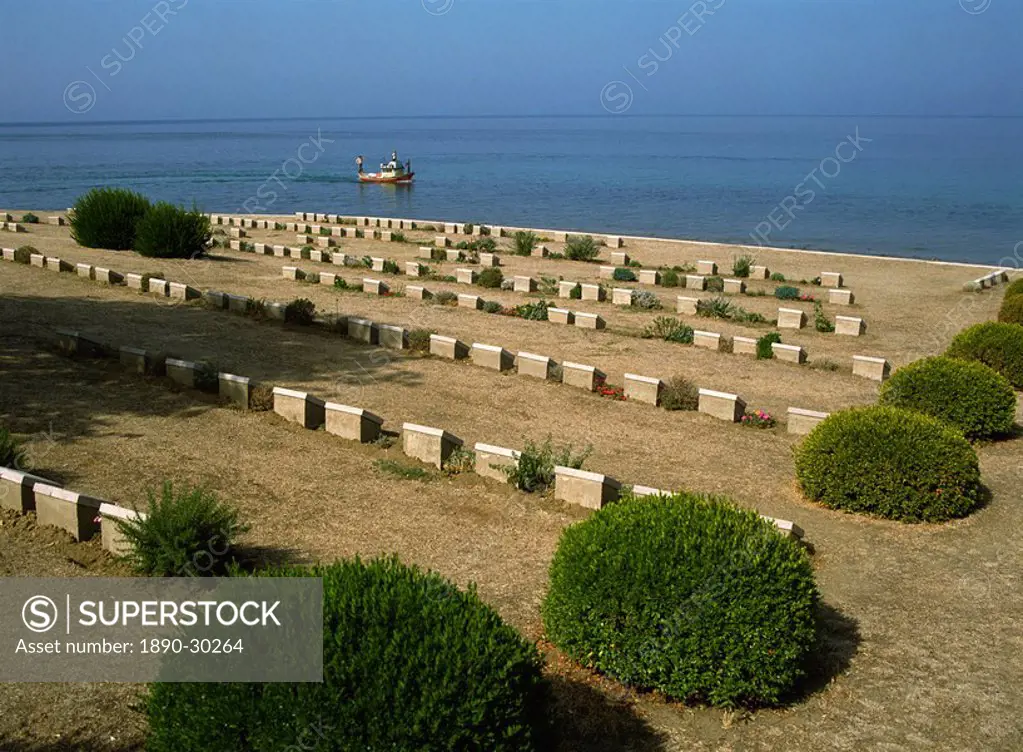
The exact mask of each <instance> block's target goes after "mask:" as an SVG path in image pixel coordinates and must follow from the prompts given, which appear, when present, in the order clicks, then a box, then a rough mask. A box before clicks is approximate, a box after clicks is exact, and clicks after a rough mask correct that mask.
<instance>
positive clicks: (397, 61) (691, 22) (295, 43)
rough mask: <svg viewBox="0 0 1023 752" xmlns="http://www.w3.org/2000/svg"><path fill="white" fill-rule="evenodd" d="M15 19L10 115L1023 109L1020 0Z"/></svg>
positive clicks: (186, 9)
mask: <svg viewBox="0 0 1023 752" xmlns="http://www.w3.org/2000/svg"><path fill="white" fill-rule="evenodd" d="M971 11H972V12H971ZM161 16H162V17H163V18H162V20H161ZM0 24H2V28H3V29H4V31H5V33H4V41H3V58H4V61H5V63H4V67H5V71H4V72H5V75H4V79H5V81H6V82H7V84H6V86H5V87H4V95H3V98H2V99H0V102H2V104H0V121H2V122H12V121H73V122H86V121H91V120H132V119H157V118H226V117H286V116H294V117H317V116H364V115H533V114H579V115H602V114H605V113H606V111H607V110H616V109H624V108H625V105H626V104H628V109H627V111H628V113H629V114H638V115H644V114H819V115H838V114H851V115H873V114H904V115H979V114H983V115H1017V116H1020V115H1023V89H1021V87H1019V86H1018V82H1019V80H1020V78H1021V74H1023V47H1021V46H1020V45H1019V39H1020V33H1021V32H1020V30H1021V29H1023V2H1021V1H1020V0H702V2H701V1H699V0H698V1H697V2H693V1H692V0H681V2H666V1H664V0H344V1H335V0H165V1H164V2H157V0H146V1H145V2H136V1H135V0H89V1H85V0H82V1H79V2H71V1H70V0H2V1H0ZM19 28H24V29H26V30H27V31H26V32H20V31H17V29H19ZM654 55H656V58H655V57H654ZM658 58H659V59H658ZM614 82H619V83H614ZM623 84H625V85H627V86H624V85H623ZM602 92H604V96H603V99H602V96H601V95H602Z"/></svg>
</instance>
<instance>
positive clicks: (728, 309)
mask: <svg viewBox="0 0 1023 752" xmlns="http://www.w3.org/2000/svg"><path fill="white" fill-rule="evenodd" d="M733 310H734V309H733V307H732V302H731V301H730V300H729V299H728V298H723V297H720V296H719V297H715V298H700V300H699V301H697V303H696V315H697V316H703V317H704V318H710V319H730V318H732V311H733Z"/></svg>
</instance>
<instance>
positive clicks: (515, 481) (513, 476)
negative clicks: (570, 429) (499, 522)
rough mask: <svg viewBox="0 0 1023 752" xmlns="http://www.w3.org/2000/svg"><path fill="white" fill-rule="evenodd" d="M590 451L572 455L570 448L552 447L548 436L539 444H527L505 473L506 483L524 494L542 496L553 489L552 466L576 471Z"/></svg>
mask: <svg viewBox="0 0 1023 752" xmlns="http://www.w3.org/2000/svg"><path fill="white" fill-rule="evenodd" d="M591 451H592V448H590V447H587V448H586V449H585V450H583V451H582V452H580V453H578V454H575V453H573V451H572V445H571V444H566V445H558V446H555V444H554V442H553V440H552V439H551V437H550V436H548V437H547V438H546V439H544V440H543V442H542V443H540V444H534V443H533V442H532V441H529V440H527V441H526V445H525V447H524V448H523V449H522V453H521V454H520V455H519V461H518V462H517V463H516V464H515V465H514V466H510V467H508V468H506V469H505V472H506V473H507V474H508V482H509V483H511V484H512V485H513V486H515V487H516V488H517V489H519V490H520V491H525V492H526V493H543V492H544V491H546V490H547V489H548V488H549V487H551V486H553V485H554V467H555V465H560V466H562V467H571V468H574V469H576V470H578V469H579V468H581V467H582V466H583V462H585V461H586V458H587V457H589V456H590V452H591Z"/></svg>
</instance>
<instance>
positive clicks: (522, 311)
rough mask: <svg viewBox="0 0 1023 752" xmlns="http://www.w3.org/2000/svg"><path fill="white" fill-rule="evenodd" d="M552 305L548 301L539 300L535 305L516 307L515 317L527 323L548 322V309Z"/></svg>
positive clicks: (524, 304)
mask: <svg viewBox="0 0 1023 752" xmlns="http://www.w3.org/2000/svg"><path fill="white" fill-rule="evenodd" d="M549 307H550V305H549V304H548V303H547V301H546V300H537V301H535V302H533V303H523V304H522V305H520V306H516V308H515V315H516V316H518V317H519V318H521V319H526V320H527V321H547V320H548V317H547V309H548V308H549Z"/></svg>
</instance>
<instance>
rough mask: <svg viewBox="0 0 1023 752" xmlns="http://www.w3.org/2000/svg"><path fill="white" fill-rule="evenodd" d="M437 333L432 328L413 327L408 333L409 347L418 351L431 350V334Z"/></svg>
mask: <svg viewBox="0 0 1023 752" xmlns="http://www.w3.org/2000/svg"><path fill="white" fill-rule="evenodd" d="M431 334H436V332H434V331H433V330H432V329H412V330H411V331H409V333H408V347H409V349H410V350H415V351H416V352H430V335H431Z"/></svg>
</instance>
